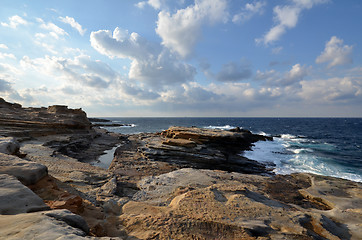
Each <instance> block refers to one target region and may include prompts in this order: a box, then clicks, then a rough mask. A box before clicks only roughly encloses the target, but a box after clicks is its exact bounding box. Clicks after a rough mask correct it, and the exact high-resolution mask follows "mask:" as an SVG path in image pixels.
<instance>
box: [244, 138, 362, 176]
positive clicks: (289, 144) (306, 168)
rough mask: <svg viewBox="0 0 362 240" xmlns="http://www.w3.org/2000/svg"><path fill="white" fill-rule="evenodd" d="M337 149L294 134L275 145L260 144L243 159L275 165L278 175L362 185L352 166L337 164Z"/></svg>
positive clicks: (255, 145)
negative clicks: (299, 174) (313, 176)
mask: <svg viewBox="0 0 362 240" xmlns="http://www.w3.org/2000/svg"><path fill="white" fill-rule="evenodd" d="M334 151H336V146H335V145H333V144H330V143H324V142H317V141H314V140H313V141H312V140H310V139H308V138H299V137H298V136H294V135H291V134H283V135H280V137H274V141H266V142H264V141H260V142H256V143H255V144H254V146H253V147H252V151H245V152H244V153H243V154H242V155H243V156H244V157H247V158H249V159H252V160H256V161H259V162H262V163H265V164H267V165H269V166H271V165H274V170H273V171H274V172H275V173H276V174H290V173H294V172H305V173H313V174H319V175H324V176H331V177H339V178H344V179H348V180H352V181H356V182H362V175H359V174H356V173H352V172H353V171H352V172H351V171H349V170H348V166H343V165H338V164H333V159H332V158H330V157H328V156H333V153H334Z"/></svg>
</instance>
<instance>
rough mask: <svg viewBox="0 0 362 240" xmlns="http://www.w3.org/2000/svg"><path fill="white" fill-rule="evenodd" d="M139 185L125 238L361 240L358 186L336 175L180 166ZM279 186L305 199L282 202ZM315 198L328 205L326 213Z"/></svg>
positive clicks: (127, 213) (126, 210) (127, 210)
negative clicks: (273, 174)
mask: <svg viewBox="0 0 362 240" xmlns="http://www.w3.org/2000/svg"><path fill="white" fill-rule="evenodd" d="M269 182H272V183H273V186H272V185H270V184H268V183H269ZM138 186H139V188H140V189H141V190H140V191H139V192H137V193H136V194H135V195H134V197H133V201H130V202H128V203H126V204H125V205H124V206H123V209H122V212H123V215H121V219H122V220H123V223H124V224H125V226H126V229H127V230H128V234H129V235H131V236H134V237H137V238H140V239H151V238H155V237H156V236H157V238H159V239H190V238H192V239H359V237H360V236H361V234H362V231H361V229H362V228H361V223H362V215H361V214H360V213H361V209H362V208H361V204H362V201H361V197H362V195H361V185H360V184H358V183H353V182H350V181H346V180H341V179H337V178H328V177H327V178H326V177H320V176H316V175H312V174H293V175H286V176H282V175H278V176H276V177H266V176H257V175H245V174H240V173H227V172H223V171H212V170H197V169H180V170H177V171H174V172H170V173H166V174H162V175H160V176H153V177H147V178H144V179H142V180H141V181H140V182H139V184H138ZM327 186H328V187H327ZM340 187H341V189H340ZM276 189H280V191H281V192H282V191H283V189H285V195H289V194H292V195H294V196H297V195H298V194H299V193H300V192H303V194H299V195H298V197H295V198H294V196H291V197H290V198H288V197H287V196H286V197H285V198H281V197H280V196H281V195H280V196H279V193H278V192H277V191H276ZM329 190H331V191H329ZM280 194H281V193H280ZM316 201H317V202H323V203H325V204H329V207H330V208H329V209H326V210H321V208H320V207H319V206H318V204H315V202H316Z"/></svg>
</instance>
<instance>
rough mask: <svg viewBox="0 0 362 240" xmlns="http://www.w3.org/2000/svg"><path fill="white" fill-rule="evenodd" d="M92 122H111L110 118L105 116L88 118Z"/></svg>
mask: <svg viewBox="0 0 362 240" xmlns="http://www.w3.org/2000/svg"><path fill="white" fill-rule="evenodd" d="M88 120H89V121H90V122H92V123H93V122H111V120H109V119H103V118H88Z"/></svg>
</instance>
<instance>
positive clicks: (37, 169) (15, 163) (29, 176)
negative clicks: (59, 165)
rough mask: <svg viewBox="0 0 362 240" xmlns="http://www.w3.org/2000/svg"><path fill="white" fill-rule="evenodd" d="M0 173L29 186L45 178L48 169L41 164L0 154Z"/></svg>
mask: <svg viewBox="0 0 362 240" xmlns="http://www.w3.org/2000/svg"><path fill="white" fill-rule="evenodd" d="M0 173H5V174H9V175H13V176H15V177H16V178H17V179H19V180H20V181H21V182H22V183H23V184H25V185H31V184H35V183H36V182H38V181H39V180H40V179H42V178H43V177H45V176H46V175H47V174H48V169H47V167H46V166H44V165H42V164H39V163H35V162H31V161H27V160H24V159H21V158H19V157H16V156H13V155H8V154H4V153H0Z"/></svg>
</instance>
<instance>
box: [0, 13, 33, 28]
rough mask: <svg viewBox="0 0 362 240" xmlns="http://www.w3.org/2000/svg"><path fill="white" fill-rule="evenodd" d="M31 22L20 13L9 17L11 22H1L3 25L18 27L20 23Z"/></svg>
mask: <svg viewBox="0 0 362 240" xmlns="http://www.w3.org/2000/svg"><path fill="white" fill-rule="evenodd" d="M28 24H29V23H28V22H27V21H26V20H24V19H23V18H22V17H20V16H18V15H14V16H12V17H9V23H5V22H1V26H4V27H10V28H14V29H15V28H17V27H18V26H19V25H28Z"/></svg>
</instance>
